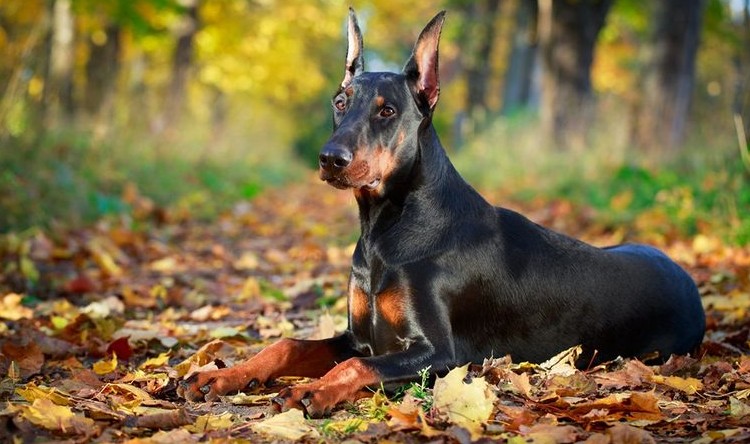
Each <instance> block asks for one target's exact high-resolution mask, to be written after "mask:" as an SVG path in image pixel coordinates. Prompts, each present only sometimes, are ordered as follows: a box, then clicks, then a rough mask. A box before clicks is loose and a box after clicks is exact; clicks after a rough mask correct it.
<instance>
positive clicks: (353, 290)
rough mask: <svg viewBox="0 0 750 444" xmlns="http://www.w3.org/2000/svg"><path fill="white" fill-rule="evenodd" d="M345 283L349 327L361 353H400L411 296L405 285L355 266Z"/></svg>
mask: <svg viewBox="0 0 750 444" xmlns="http://www.w3.org/2000/svg"><path fill="white" fill-rule="evenodd" d="M354 262H355V265H354V267H353V269H352V276H351V279H350V282H349V295H348V304H349V327H350V330H351V331H352V333H353V334H354V336H355V337H356V339H357V342H358V343H360V345H361V348H362V350H361V351H362V352H364V353H366V354H371V355H381V354H386V353H392V352H396V351H403V350H405V349H407V348H408V347H409V345H410V344H411V342H412V341H410V340H409V338H408V332H409V328H408V326H409V325H410V316H411V315H410V313H411V308H412V307H411V305H412V304H411V295H410V290H409V288H408V287H407V286H405V285H403V284H402V283H401V282H399V280H398V278H397V277H395V276H392V275H391V274H390V273H388V272H385V273H379V272H377V271H378V270H375V271H376V273H373V269H371V268H370V267H363V266H362V264H361V263H360V264H357V260H356V259H355V261H354ZM358 265H359V266H358Z"/></svg>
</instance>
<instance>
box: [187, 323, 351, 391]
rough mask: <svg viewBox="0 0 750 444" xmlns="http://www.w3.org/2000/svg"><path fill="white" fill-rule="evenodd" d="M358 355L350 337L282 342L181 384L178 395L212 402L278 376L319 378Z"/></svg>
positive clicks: (346, 335) (341, 336)
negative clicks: (338, 364)
mask: <svg viewBox="0 0 750 444" xmlns="http://www.w3.org/2000/svg"><path fill="white" fill-rule="evenodd" d="M357 355H358V353H357V352H356V351H355V350H354V347H353V345H352V340H351V337H350V336H349V334H347V333H345V334H342V335H339V336H336V337H333V338H329V339H322V340H300V339H282V340H280V341H278V342H276V343H274V344H272V345H270V346H268V347H266V348H264V349H263V350H261V351H260V352H259V353H258V354H257V355H255V356H253V357H252V358H250V359H248V360H246V361H244V362H242V363H240V364H237V365H235V366H234V367H228V368H223V369H219V370H212V371H206V372H199V373H195V374H193V375H192V376H190V377H189V378H188V379H186V380H185V381H183V382H182V383H181V384H180V387H179V388H178V394H179V395H181V396H183V397H184V398H185V399H187V400H190V401H202V400H204V399H205V400H206V401H213V400H215V399H217V398H218V397H219V396H221V395H225V394H227V393H233V392H238V391H241V390H243V389H245V388H246V387H248V386H252V385H255V384H264V383H266V382H267V381H269V380H272V379H274V378H277V377H279V376H305V377H311V378H319V377H321V376H323V375H325V374H326V372H328V371H329V370H331V369H332V368H333V367H334V366H335V365H336V364H337V363H339V362H342V361H345V360H347V359H349V358H351V357H353V356H357Z"/></svg>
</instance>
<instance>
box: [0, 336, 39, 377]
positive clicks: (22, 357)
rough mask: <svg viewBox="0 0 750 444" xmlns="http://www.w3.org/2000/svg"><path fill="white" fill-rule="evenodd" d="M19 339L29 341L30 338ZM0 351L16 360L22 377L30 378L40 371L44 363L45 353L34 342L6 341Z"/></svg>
mask: <svg viewBox="0 0 750 444" xmlns="http://www.w3.org/2000/svg"><path fill="white" fill-rule="evenodd" d="M18 339H19V340H23V341H28V339H24V338H18ZM0 352H2V355H4V357H5V358H7V359H9V360H11V361H13V362H15V363H16V364H17V365H18V369H19V370H20V375H19V376H20V377H21V378H28V377H29V376H31V375H35V374H37V373H39V372H40V371H41V369H42V366H43V365H44V354H43V353H42V350H41V349H40V348H39V345H37V344H36V343H34V342H29V343H15V342H10V341H9V342H6V343H4V344H3V345H2V348H0Z"/></svg>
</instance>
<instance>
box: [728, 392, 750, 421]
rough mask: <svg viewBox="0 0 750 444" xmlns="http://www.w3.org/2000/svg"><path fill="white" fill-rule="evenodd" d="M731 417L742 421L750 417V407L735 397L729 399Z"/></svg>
mask: <svg viewBox="0 0 750 444" xmlns="http://www.w3.org/2000/svg"><path fill="white" fill-rule="evenodd" d="M729 415H730V416H732V417H734V418H737V419H741V418H744V417H746V416H748V415H750V405H747V404H746V403H744V402H742V401H740V400H739V399H737V398H735V397H734V396H730V397H729Z"/></svg>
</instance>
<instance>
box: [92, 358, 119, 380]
mask: <svg viewBox="0 0 750 444" xmlns="http://www.w3.org/2000/svg"><path fill="white" fill-rule="evenodd" d="M115 369H117V355H116V354H114V353H112V358H109V359H107V358H105V359H102V360H101V361H98V362H95V363H94V366H93V370H94V373H96V374H97V375H106V374H108V373H112V372H113V371H115Z"/></svg>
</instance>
